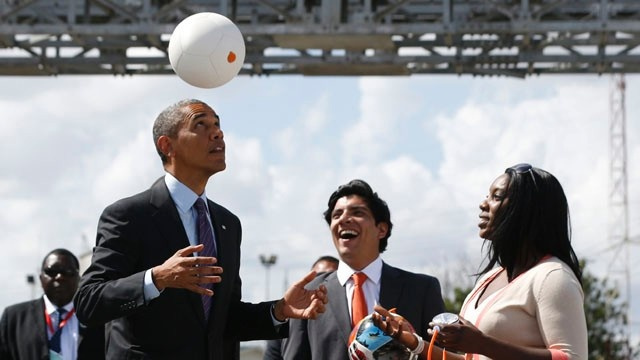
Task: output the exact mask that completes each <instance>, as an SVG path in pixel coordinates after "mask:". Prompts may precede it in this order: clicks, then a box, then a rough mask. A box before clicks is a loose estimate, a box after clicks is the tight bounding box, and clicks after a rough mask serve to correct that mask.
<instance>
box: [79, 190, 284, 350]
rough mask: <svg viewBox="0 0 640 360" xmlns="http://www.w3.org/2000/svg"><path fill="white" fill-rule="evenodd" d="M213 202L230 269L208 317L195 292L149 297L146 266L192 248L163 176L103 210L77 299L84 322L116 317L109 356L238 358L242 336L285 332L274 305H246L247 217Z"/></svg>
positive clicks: (221, 252) (223, 258)
mask: <svg viewBox="0 0 640 360" xmlns="http://www.w3.org/2000/svg"><path fill="white" fill-rule="evenodd" d="M208 205H209V210H210V215H211V217H212V224H213V228H214V232H215V236H216V243H217V247H218V265H219V266H222V267H223V269H224V273H223V274H222V282H221V283H219V284H216V286H215V288H214V293H215V294H214V295H213V301H212V310H211V314H210V316H209V321H208V322H205V317H204V312H203V309H202V302H201V299H200V295H198V294H196V293H193V292H190V291H187V290H184V289H173V288H169V289H165V290H164V291H163V292H162V293H161V294H160V296H159V297H157V298H155V299H153V300H151V301H150V302H149V303H145V300H144V293H143V283H144V280H143V279H144V273H145V271H147V270H148V269H150V268H152V267H154V266H156V265H160V264H162V263H163V262H164V261H165V260H167V259H168V258H169V257H171V256H172V255H174V254H175V252H176V251H178V250H179V249H182V248H184V247H186V246H188V245H189V240H188V238H187V235H186V233H185V231H184V226H183V225H182V221H181V220H180V216H179V214H178V211H177V209H176V206H175V204H174V202H173V200H172V199H171V196H170V195H169V190H168V189H167V187H166V185H165V183H164V180H163V178H160V179H159V180H158V181H156V182H155V183H154V184H153V185H152V187H151V188H150V189H149V190H147V191H144V192H142V193H140V194H137V195H134V196H132V197H130V198H126V199H122V200H119V201H117V202H116V203H114V204H112V205H110V206H108V207H107V208H106V209H105V210H104V212H103V213H102V216H101V217H100V221H99V223H98V234H97V239H96V247H95V248H94V251H93V258H92V262H91V265H90V266H89V268H88V269H87V270H86V272H85V273H84V274H83V276H82V279H81V282H80V288H79V290H78V293H77V294H76V297H75V299H74V301H75V304H76V311H77V316H78V318H79V319H80V320H81V321H83V322H85V323H88V324H92V323H98V324H100V323H105V322H108V321H110V331H109V335H108V338H107V359H118V360H119V359H209V360H221V359H238V358H239V341H240V340H253V339H270V338H276V337H282V334H281V333H282V332H284V334H285V335H286V330H287V328H286V326H283V327H282V329H280V331H281V333H280V334H279V333H278V329H276V327H274V325H273V322H272V319H271V312H270V308H271V304H272V302H264V303H260V304H250V303H244V302H241V285H242V284H241V280H240V276H239V271H240V242H241V226H240V220H239V219H238V218H237V217H236V216H235V215H234V214H232V213H231V212H230V211H229V210H227V209H225V208H224V207H222V206H220V205H218V204H216V203H214V202H212V201H209V202H208Z"/></svg>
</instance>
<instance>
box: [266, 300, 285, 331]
mask: <svg viewBox="0 0 640 360" xmlns="http://www.w3.org/2000/svg"><path fill="white" fill-rule="evenodd" d="M269 313H270V314H271V321H273V326H275V327H278V326H281V325H284V324H286V323H288V322H289V319H286V320H285V321H280V320H278V319H276V315H275V314H276V303H275V302H274V303H273V304H271V311H270V312H269Z"/></svg>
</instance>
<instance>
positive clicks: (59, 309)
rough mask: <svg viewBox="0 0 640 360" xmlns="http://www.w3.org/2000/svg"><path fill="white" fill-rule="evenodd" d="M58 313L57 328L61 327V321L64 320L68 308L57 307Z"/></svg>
mask: <svg viewBox="0 0 640 360" xmlns="http://www.w3.org/2000/svg"><path fill="white" fill-rule="evenodd" d="M56 313H57V314H58V316H57V318H56V320H57V323H56V327H55V328H56V329H58V328H60V323H61V322H62V318H63V317H64V314H66V313H67V310H65V309H64V308H58V309H56Z"/></svg>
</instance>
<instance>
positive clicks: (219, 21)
mask: <svg viewBox="0 0 640 360" xmlns="http://www.w3.org/2000/svg"><path fill="white" fill-rule="evenodd" d="M244 56H245V47H244V39H243V37H242V33H241V32H240V30H239V29H238V27H237V26H236V25H235V24H234V23H233V22H232V21H231V20H229V19H228V18H226V17H225V16H223V15H220V14H216V13H212V12H202V13H197V14H193V15H191V16H189V17H187V18H186V19H184V20H182V21H181V22H180V23H179V24H178V26H176V28H175V30H173V34H171V38H170V39H169V62H170V63H171V67H172V68H173V71H175V73H176V74H177V75H178V76H179V77H180V78H181V79H182V80H184V81H186V82H187V83H189V84H191V85H193V86H197V87H201V88H206V89H210V88H214V87H218V86H221V85H224V84H226V83H227V82H229V81H230V80H231V79H233V78H234V77H235V76H236V75H238V73H239V72H240V69H241V68H242V64H243V63H244Z"/></svg>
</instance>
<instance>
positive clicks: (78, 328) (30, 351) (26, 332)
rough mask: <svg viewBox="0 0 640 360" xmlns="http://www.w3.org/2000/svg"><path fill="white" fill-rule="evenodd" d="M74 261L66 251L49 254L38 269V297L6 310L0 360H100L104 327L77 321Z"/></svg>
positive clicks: (0, 322)
mask: <svg viewBox="0 0 640 360" xmlns="http://www.w3.org/2000/svg"><path fill="white" fill-rule="evenodd" d="M79 268H80V266H79V263H78V259H77V258H76V256H75V255H73V254H72V253H71V252H70V251H69V250H66V249H55V250H52V251H50V252H49V253H48V254H47V255H46V256H45V258H44V260H43V261H42V265H41V267H40V284H41V285H42V290H43V291H44V295H42V297H40V298H38V299H36V300H31V301H26V302H23V303H19V304H15V305H12V306H9V307H7V308H6V309H5V310H4V313H3V314H2V318H1V319H0V359H2V360H18V359H63V360H84V359H87V360H94V359H104V327H97V328H87V327H85V326H84V325H81V324H80V323H79V322H78V319H77V318H76V316H75V309H74V307H73V302H72V299H73V295H74V294H75V293H76V290H77V289H78V283H79V281H80V275H79V273H78V272H79Z"/></svg>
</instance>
